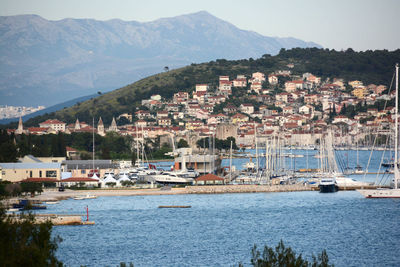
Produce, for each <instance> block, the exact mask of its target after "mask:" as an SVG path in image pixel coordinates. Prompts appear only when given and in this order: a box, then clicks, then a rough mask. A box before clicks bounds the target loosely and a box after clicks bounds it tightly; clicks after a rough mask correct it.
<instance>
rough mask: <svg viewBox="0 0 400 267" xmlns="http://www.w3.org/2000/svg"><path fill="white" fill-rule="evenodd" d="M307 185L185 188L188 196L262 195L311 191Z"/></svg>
mask: <svg viewBox="0 0 400 267" xmlns="http://www.w3.org/2000/svg"><path fill="white" fill-rule="evenodd" d="M311 190H312V188H311V186H309V185H303V184H295V185H208V186H187V187H186V192H187V193H188V194H223V193H262V192H294V191H311Z"/></svg>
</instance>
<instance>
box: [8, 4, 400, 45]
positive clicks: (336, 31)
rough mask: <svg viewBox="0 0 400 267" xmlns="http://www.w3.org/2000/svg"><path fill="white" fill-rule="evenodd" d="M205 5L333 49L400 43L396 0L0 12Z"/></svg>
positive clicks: (65, 13)
mask: <svg viewBox="0 0 400 267" xmlns="http://www.w3.org/2000/svg"><path fill="white" fill-rule="evenodd" d="M200 10H205V11H208V12H209V13H211V14H212V15H214V16H216V17H218V18H220V19H223V20H226V21H228V22H230V23H232V24H234V25H235V26H237V27H239V28H240V29H245V30H251V31H255V32H258V33H260V34H262V35H266V36H278V37H295V38H299V39H302V40H304V41H313V42H316V43H319V44H321V45H322V46H324V47H327V48H334V49H336V50H340V49H347V48H349V47H351V48H353V49H354V50H367V49H372V50H374V49H388V50H394V49H397V48H400V45H399V44H400V35H399V31H398V29H397V28H398V25H399V22H400V19H399V17H398V14H399V12H400V1H399V0H274V1H271V0H247V1H244V0H139V1H137V0H130V1H129V0H0V15H1V16H6V15H19V14H37V15H40V16H42V17H44V18H46V19H50V20H59V19H63V18H94V19H98V20H108V19H113V18H118V19H122V20H128V21H131V20H135V21H139V22H145V21H152V20H155V19H158V18H165V17H173V16H178V15H183V14H188V13H194V12H197V11H200Z"/></svg>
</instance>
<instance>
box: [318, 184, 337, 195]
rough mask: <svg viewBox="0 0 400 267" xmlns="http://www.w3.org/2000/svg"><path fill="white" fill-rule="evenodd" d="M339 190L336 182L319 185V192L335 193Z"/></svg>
mask: <svg viewBox="0 0 400 267" xmlns="http://www.w3.org/2000/svg"><path fill="white" fill-rule="evenodd" d="M338 190H339V188H338V186H337V185H336V184H329V185H319V192H320V193H335V192H337V191H338Z"/></svg>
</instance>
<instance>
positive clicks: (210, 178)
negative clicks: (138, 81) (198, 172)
mask: <svg viewBox="0 0 400 267" xmlns="http://www.w3.org/2000/svg"><path fill="white" fill-rule="evenodd" d="M224 183H225V181H224V178H221V177H219V176H216V175H214V174H211V173H209V174H206V175H202V176H200V177H197V178H196V179H195V180H194V184H196V185H223V184H224Z"/></svg>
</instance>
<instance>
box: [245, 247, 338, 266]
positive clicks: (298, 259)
mask: <svg viewBox="0 0 400 267" xmlns="http://www.w3.org/2000/svg"><path fill="white" fill-rule="evenodd" d="M251 255H252V257H251V260H250V263H251V265H253V266H256V267H273V266H286V267H289V266H290V267H308V266H309V267H330V266H334V265H333V264H332V265H331V264H329V258H328V254H327V253H326V251H325V250H323V251H322V253H321V254H319V255H318V256H317V257H315V256H314V255H313V257H312V259H313V260H312V262H309V261H308V260H306V259H304V258H303V257H302V255H301V254H300V255H298V256H297V255H296V252H294V251H293V250H292V248H290V247H285V245H284V244H283V241H282V240H281V241H280V242H279V244H278V245H277V246H276V247H275V249H274V248H272V247H268V246H267V245H266V246H265V247H264V251H263V253H262V255H261V253H260V251H259V250H258V249H257V246H256V245H254V247H253V248H252V250H251ZM239 266H243V265H242V264H241V263H240V264H239Z"/></svg>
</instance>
